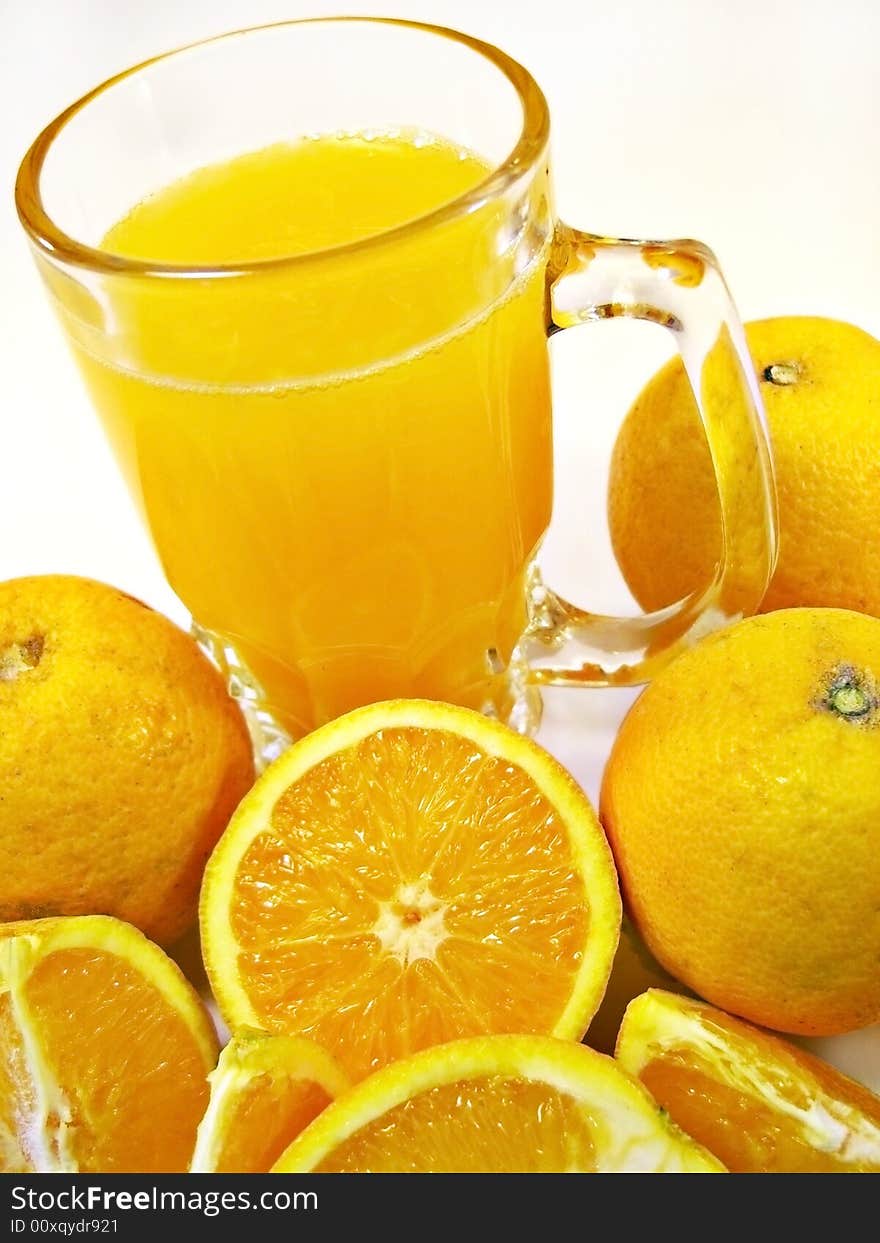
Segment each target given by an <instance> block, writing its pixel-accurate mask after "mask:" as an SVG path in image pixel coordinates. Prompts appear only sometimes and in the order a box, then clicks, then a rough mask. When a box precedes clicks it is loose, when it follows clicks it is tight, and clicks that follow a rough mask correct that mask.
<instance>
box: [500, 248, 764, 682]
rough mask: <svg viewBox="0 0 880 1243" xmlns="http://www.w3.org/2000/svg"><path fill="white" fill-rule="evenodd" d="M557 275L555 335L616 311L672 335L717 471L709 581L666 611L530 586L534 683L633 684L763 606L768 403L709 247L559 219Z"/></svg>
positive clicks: (552, 295) (553, 264) (528, 655)
mask: <svg viewBox="0 0 880 1243" xmlns="http://www.w3.org/2000/svg"><path fill="white" fill-rule="evenodd" d="M548 279H549V300H550V321H551V322H550V332H551V333H552V332H554V331H556V330H558V329H561V328H570V327H572V326H574V325H575V324H581V323H584V322H585V321H587V320H599V319H611V318H615V317H617V316H628V317H630V318H634V319H644V320H649V321H651V322H652V323H656V324H660V325H662V327H664V328H666V329H667V330H668V331H669V332H671V333H672V335H673V338H674V340H675V343H676V346H677V348H678V351H679V353H680V355H681V359H682V362H683V364H684V368H685V371H686V373H687V376H688V379H689V381H690V385H691V388H692V389H693V394H694V397H695V399H696V403H697V406H698V408H699V412H700V417H701V419H702V421H703V428H704V429H705V433H706V440H707V442H708V446H709V451H710V453H711V456H712V463H713V466H714V469H715V479H716V483H717V486H718V497H719V501H720V505H721V529H722V536H723V538H722V551H721V557H720V559H719V562H718V565H717V567H716V572H715V576H714V578H713V579H712V581H711V582H710V583H708V584H706V586H705V587H703V588H701V589H700V590H698V591H694V592H692V593H691V595H689V596H687V597H685V599H683V600H679V601H678V603H676V604H671V605H669V606H668V607H667V608H663V609H658V610H656V611H655V612H653V613H646V614H643V615H642V616H639V617H629V618H622V617H605V616H601V615H599V614H596V613H586V612H584V611H583V610H582V609H579V608H577V607H576V606H575V605H573V604H569V603H568V602H567V601H566V600H563V599H561V598H560V597H559V596H557V595H555V594H554V592H552V591H551V590H550V589H549V588H548V587H547V586H545V585H544V584H543V583H542V582H540V580H536V581H535V582H533V583H532V585H531V606H532V621H531V624H530V627H529V630H528V632H527V634H526V636H525V637H524V640H523V646H522V649H521V650H522V654H523V656H524V657H525V659H526V661H527V663H528V666H529V675H528V676H529V680H530V681H532V682H539V683H545V684H563V685H564V684H569V685H586V686H608V685H612V686H627V685H632V684H635V683H638V682H644V681H647V680H648V679H649V678H651V677H652V676H653V675H654V674H655V673H656V672H657V671H658V669H659V668H660V667H661V666H662V665H663V664H665V663H666V662H667V661H669V660H671V659H672V657H673V656H675V655H676V654H677V653H678V652H679V651H681V650H682V649H683V648H685V647H687V646H689V645H690V644H692V643H694V642H696V640H697V639H699V638H700V637H701V636H702V635H704V634H706V633H707V632H709V631H710V630H714V629H716V628H717V627H719V626H723V625H726V624H728V623H729V622H733V621H736V620H738V619H739V618H741V617H744V616H747V615H749V614H751V613H754V612H755V611H756V609H757V608H758V606H759V605H760V603H761V600H762V598H763V596H764V593H765V591H766V589H767V585H768V583H769V581H770V577H771V575H772V573H773V569H774V566H775V562H776V551H777V536H776V491H775V487H774V483H773V471H772V465H771V460H770V452H769V449H768V442H767V435H766V422H765V416H764V411H763V406H762V403H761V397H760V394H759V391H758V383H757V379H756V377H755V374H754V370H753V368H752V363H751V359H750V358H749V354H748V350H747V348H746V344H745V338H744V335H743V332H742V328H741V325H740V323H739V320H738V318H737V314H736V310H735V308H734V306H733V302H732V301H731V298H730V294H729V293H728V291H727V287H726V285H725V283H724V278H723V276H722V275H721V271H720V269H719V266H718V262H717V260H716V258H715V256H714V255H713V254H712V252H711V251H710V250H709V249H708V248H707V247H705V246H703V245H702V244H701V243H699V242H692V241H674V242H635V241H619V240H617V239H614V238H605V237H594V236H592V235H590V234H588V233H581V232H580V231H579V230H577V229H573V228H571V227H570V226H568V225H559V226H557V230H556V236H555V239H554V246H553V251H552V253H551V257H550V263H549V268H548ZM646 452H650V446H646Z"/></svg>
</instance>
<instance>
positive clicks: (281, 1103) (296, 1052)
mask: <svg viewBox="0 0 880 1243" xmlns="http://www.w3.org/2000/svg"><path fill="white" fill-rule="evenodd" d="M209 1079H210V1082H211V1100H210V1103H209V1105H208V1108H207V1110H206V1112H205V1116H204V1118H203V1119H202V1121H201V1123H200V1124H199V1132H198V1137H197V1139H196V1149H195V1152H194V1154H193V1159H192V1164H191V1166H190V1170H191V1172H192V1173H193V1174H266V1173H268V1171H269V1170H270V1169H271V1168H272V1165H273V1163H274V1162H275V1161H276V1160H277V1159H278V1157H279V1156H280V1155H281V1154H282V1153H283V1152H284V1150H285V1148H287V1147H288V1145H289V1144H290V1143H291V1142H292V1141H293V1140H294V1139H295V1138H296V1136H297V1135H299V1133H300V1131H302V1130H303V1128H304V1127H306V1126H307V1125H308V1124H309V1123H310V1122H311V1121H312V1119H313V1118H316V1117H317V1116H318V1114H319V1113H320V1112H321V1110H322V1109H325V1108H326V1107H327V1105H329V1104H330V1102H331V1101H332V1100H333V1099H334V1097H336V1096H338V1095H339V1093H340V1092H344V1091H345V1090H346V1088H347V1087H348V1080H347V1079H346V1077H345V1075H344V1074H343V1073H342V1071H341V1070H340V1069H339V1067H338V1066H337V1065H336V1063H335V1062H334V1061H333V1059H332V1058H331V1057H330V1055H329V1053H326V1052H325V1051H324V1049H322V1048H321V1047H320V1045H316V1044H315V1043H314V1042H313V1041H311V1040H303V1039H302V1038H301V1037H300V1036H268V1035H267V1034H266V1033H265V1032H260V1031H254V1030H252V1029H251V1028H247V1027H245V1028H241V1029H240V1030H239V1031H237V1032H234V1033H233V1036H232V1039H231V1040H230V1042H229V1044H228V1045H227V1046H226V1048H225V1049H224V1050H223V1052H222V1053H221V1054H220V1061H219V1062H218V1063H217V1068H216V1070H214V1071H212V1072H211V1074H210V1076H209Z"/></svg>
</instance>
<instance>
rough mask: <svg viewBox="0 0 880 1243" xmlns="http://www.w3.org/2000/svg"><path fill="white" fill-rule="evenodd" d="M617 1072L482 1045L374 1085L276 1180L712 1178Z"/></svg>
mask: <svg viewBox="0 0 880 1243" xmlns="http://www.w3.org/2000/svg"><path fill="white" fill-rule="evenodd" d="M723 1168H724V1167H723V1166H722V1165H721V1163H720V1162H719V1161H716V1160H715V1158H714V1157H712V1156H711V1155H710V1154H709V1153H708V1152H706V1151H705V1150H703V1149H702V1148H700V1147H699V1145H697V1144H695V1143H693V1141H692V1140H690V1139H689V1138H688V1137H687V1136H686V1135H684V1134H683V1133H682V1132H681V1131H680V1130H679V1129H678V1127H677V1126H675V1124H674V1123H673V1122H671V1121H670V1120H669V1118H668V1117H667V1116H666V1114H665V1113H664V1112H663V1110H662V1109H660V1108H659V1107H658V1106H657V1104H656V1102H655V1101H654V1100H652V1098H651V1097H650V1096H649V1094H648V1093H647V1092H646V1091H645V1090H644V1088H643V1087H641V1085H640V1084H638V1083H637V1082H636V1081H635V1080H634V1079H631V1078H630V1077H629V1076H628V1075H626V1074H624V1073H623V1072H622V1071H621V1070H620V1069H619V1067H618V1066H617V1065H616V1064H615V1062H614V1061H613V1060H612V1059H611V1058H610V1057H606V1056H605V1055H604V1054H602V1053H596V1052H594V1051H593V1050H592V1049H588V1048H586V1047H585V1046H584V1045H577V1044H573V1043H570V1042H568V1041H564V1040H554V1039H552V1038H549V1037H546V1036H483V1037H477V1038H472V1039H470V1040H457V1041H454V1042H452V1043H451V1044H446V1045H440V1046H437V1047H435V1048H433V1049H426V1050H424V1051H423V1052H421V1053H417V1054H415V1055H414V1056H413V1057H410V1058H407V1059H406V1060H405V1061H402V1062H397V1063H395V1064H394V1065H393V1066H386V1067H385V1069H384V1070H380V1071H378V1072H377V1073H376V1074H374V1075H371V1076H370V1077H369V1078H368V1079H365V1080H364V1081H363V1082H362V1083H359V1084H358V1085H357V1087H355V1088H353V1089H352V1091H350V1092H347V1093H346V1094H345V1095H344V1096H342V1097H340V1099H339V1100H338V1101H336V1102H335V1103H334V1104H333V1105H331V1106H330V1107H329V1108H328V1109H326V1110H325V1111H324V1113H322V1114H321V1115H320V1116H319V1117H318V1118H316V1119H315V1121H314V1122H313V1123H312V1124H311V1125H310V1126H308V1127H306V1129H305V1131H303V1133H302V1135H300V1137H299V1138H298V1139H296V1140H294V1142H293V1143H292V1144H291V1146H290V1147H289V1148H288V1149H287V1151H286V1152H285V1153H284V1155H283V1156H282V1157H281V1159H280V1161H278V1162H277V1164H276V1165H275V1166H274V1168H273V1173H304V1172H306V1171H310V1170H311V1171H315V1172H317V1173H324V1174H329V1173H338V1174H341V1173H350V1174H354V1173H360V1174H364V1173H386V1174H392V1173H397V1174H420V1173H496V1174H508V1173H527V1174H540V1173H544V1174H549V1173H567V1174H583V1173H598V1172H605V1173H612V1172H623V1171H626V1172H639V1173H655V1172H656V1173H661V1172H664V1173H695V1174H696V1173H705V1174H708V1173H718V1172H722V1171H723Z"/></svg>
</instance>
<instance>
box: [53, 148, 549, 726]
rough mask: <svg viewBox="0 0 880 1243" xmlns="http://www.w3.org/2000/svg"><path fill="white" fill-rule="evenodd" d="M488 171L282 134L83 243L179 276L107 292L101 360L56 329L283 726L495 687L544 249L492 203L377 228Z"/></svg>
mask: <svg viewBox="0 0 880 1243" xmlns="http://www.w3.org/2000/svg"><path fill="white" fill-rule="evenodd" d="M487 173H488V168H487V166H486V165H485V164H484V163H483V162H482V161H481V160H479V159H478V158H477V157H475V156H474V155H472V154H470V153H468V152H465V151H462V150H460V149H458V148H455V147H453V146H452V145H451V144H448V143H446V142H444V141H442V140H440V139H437V138H433V137H431V136H426V135H424V134H415V133H412V134H411V133H407V132H401V133H399V134H395V135H386V136H382V135H374V136H357V135H349V136H327V137H316V138H311V139H305V140H302V141H299V142H296V143H291V144H280V145H277V146H273V147H269V148H266V149H265V150H263V151H259V152H254V153H251V154H247V155H243V156H237V157H235V158H232V159H230V160H229V161H228V162H225V163H221V164H216V165H212V166H210V167H207V168H203V169H200V170H198V171H196V172H193V173H191V174H189V175H187V176H186V177H185V178H183V179H182V180H180V181H177V182H173V183H172V184H170V185H168V186H167V187H166V188H164V189H160V190H159V191H158V192H157V193H155V194H153V195H152V196H150V197H149V198H147V199H145V200H144V201H143V202H142V203H140V204H139V205H138V206H136V207H135V208H134V209H133V210H132V211H131V212H130V213H129V214H128V215H127V216H126V217H125V218H124V219H122V220H120V221H119V222H118V223H117V224H116V225H114V227H112V228H111V229H110V231H109V232H108V233H107V235H106V237H105V238H104V241H103V243H102V246H103V249H105V250H107V251H111V252H114V253H116V254H121V255H127V256H134V257H138V258H143V259H148V260H152V261H157V262H166V263H185V264H186V265H187V266H191V265H200V266H201V267H203V268H204V269H205V270H204V272H203V273H201V274H199V275H194V276H193V278H192V279H190V280H188V281H187V282H185V288H184V289H183V292H181V282H180V281H174V282H162V281H156V280H151V281H146V280H144V281H141V282H140V283H139V282H138V280H137V279H136V278H129V279H128V281H127V283H126V284H125V285H124V286H123V285H122V284H121V283H120V284H119V285H118V286H117V285H114V283H113V282H112V281H108V285H107V289H106V291H105V294H104V306H103V309H102V311H101V315H102V317H103V319H102V324H101V331H102V332H103V333H104V334H106V335H107V337H108V339H110V340H111V347H110V348H109V349H105V350H103V351H102V353H101V356H100V357H99V356H98V351H96V350H91V349H90V348H89V344H88V341H89V338H88V335H87V333H86V330H85V329H83V331H82V332H78V333H76V334H72V335H73V336H74V341H75V349H76V351H77V355H78V358H79V361H80V364H81V366H82V368H83V370H84V373H85V376H86V380H87V383H88V385H89V387H90V390H91V392H92V396H93V399H94V402H95V405H96V407H97V409H98V411H99V412H100V414H101V417H102V419H103V420H104V423H105V426H106V428H107V431H108V434H109V436H110V438H111V441H112V443H113V445H114V448H115V450H116V452H117V454H118V456H119V458H120V461H121V464H122V466H123V469H124V470H125V472H126V474H127V477H128V482H129V484H130V486H131V488H132V491H133V493H134V495H135V496H136V498H137V500H138V502H139V504H140V505H141V507H142V511H143V514H144V516H145V519H146V521H147V523H148V525H149V528H150V531H151V533H152V537H153V540H154V542H155V545H156V548H157V550H158V553H159V556H160V557H161V560H162V564H163V566H164V569H165V572H166V574H167V577H168V580H169V582H170V583H171V585H172V586H173V588H174V589H175V591H176V592H177V593H178V595H179V596H180V597H181V599H182V600H183V601H184V602H185V604H186V605H187V607H188V608H189V609H190V611H191V612H192V614H193V616H194V618H196V619H197V621H198V623H199V624H200V625H201V626H202V627H204V628H206V629H207V630H209V631H211V632H213V633H214V634H215V635H216V636H219V638H220V640H222V642H224V643H228V644H231V645H232V646H233V647H234V649H235V651H236V653H237V655H238V658H239V659H240V660H241V661H242V662H243V663H244V664H245V665H246V666H247V668H248V669H249V670H250V672H251V673H252V674H253V676H254V677H255V678H256V680H257V681H258V682H259V684H260V686H261V687H262V689H263V691H264V693H265V703H266V705H267V706H268V707H269V708H270V710H271V712H272V713H273V715H274V716H275V717H276V719H277V720H278V721H279V722H280V723H281V724H282V725H283V726H284V727H285V728H286V729H287V730H288V731H289V732H291V733H293V734H301V733H302V732H304V731H306V730H308V729H310V728H312V727H314V726H315V725H316V724H319V723H320V722H322V721H325V720H328V719H330V718H332V717H334V716H336V715H338V714H339V713H341V712H343V711H346V710H347V709H349V708H352V707H354V706H356V705H358V704H362V703H365V702H368V701H371V700H375V699H381V698H389V697H395V696H410V695H420V696H428V697H434V698H443V699H449V700H455V701H458V702H463V703H467V704H472V705H474V706H480V707H485V706H487V702H489V703H491V701H492V700H493V699H497V698H498V696H500V695H502V694H503V690H502V684H503V677H502V676H501V674H500V673H499V671H501V670H503V668H504V666H505V664H506V662H507V661H508V660H509V659H510V656H511V652H512V649H513V648H514V646H515V644H516V641H517V638H518V637H519V635H520V633H521V632H522V629H523V627H524V625H525V620H526V618H525V598H524V575H525V572H526V570H527V568H528V565H529V562H530V560H531V558H532V556H533V554H534V552H535V549H536V547H537V545H538V543H539V541H540V539H541V536H542V535H543V533H544V531H545V529H546V527H547V525H548V522H549V519H550V505H551V442H550V396H549V382H548V375H547V350H546V339H545V314H544V271H543V268H544V261H545V252H544V250H543V249H542V248H541V247H540V246H539V245H535V246H534V248H533V252H532V253H531V254H530V256H529V257H528V261H527V262H526V261H524V260H523V257H522V246H521V245H520V247H519V251H518V252H517V239H516V237H515V236H508V233H509V232H510V230H509V212H508V210H507V209H505V210H502V208H501V207H500V206H499V204H498V202H497V201H495V202H493V201H491V199H490V201H488V202H483V203H481V202H480V201H479V199H475V202H474V206H473V209H472V210H471V211H469V212H467V213H461V212H449V213H448V214H447V218H444V217H443V215H442V213H441V214H440V215H438V216H436V218H435V220H434V221H433V222H432V223H431V225H430V227H424V228H421V227H416V228H410V229H409V230H402V231H401V232H400V234H399V237H397V236H396V235H395V234H393V233H392V234H388V233H387V231H388V230H394V229H395V228H398V227H399V226H401V225H404V224H405V223H406V222H407V221H412V220H413V219H415V218H417V217H420V216H423V215H424V214H426V213H428V212H431V211H435V212H436V211H437V209H440V208H442V206H443V205H444V204H446V203H449V202H450V201H451V200H453V199H455V198H456V197H458V196H460V195H461V194H463V193H465V192H467V191H469V190H472V189H473V188H474V187H475V186H477V185H478V184H479V183H480V182H481V181H482V180H483V179H484V178H485V177H486V175H487ZM378 234H385V237H384V239H382V238H379V239H378V240H373V241H366V242H364V241H363V239H375V238H376V235H378ZM392 242H393V244H392ZM340 248H345V249H340ZM255 261H259V262H257V263H256V266H254V265H255ZM238 263H240V264H241V265H242V272H241V273H236V271H235V270H234V269H232V270H230V266H229V265H235V264H238ZM212 265H225V266H224V270H223V271H220V272H217V271H214V270H212ZM171 285H173V286H174V288H173V289H171V288H170V286H171ZM87 318H88V316H87V315H86V314H85V313H83V315H82V319H83V321H84V322H85V320H86V319H87ZM108 323H109V324H110V325H111V328H112V331H110V332H108ZM499 706H501V705H500V704H499Z"/></svg>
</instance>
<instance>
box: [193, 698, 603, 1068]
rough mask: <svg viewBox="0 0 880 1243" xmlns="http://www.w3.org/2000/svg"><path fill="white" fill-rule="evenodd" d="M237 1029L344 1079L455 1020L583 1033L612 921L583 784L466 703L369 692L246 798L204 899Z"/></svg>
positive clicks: (439, 1035)
mask: <svg viewBox="0 0 880 1243" xmlns="http://www.w3.org/2000/svg"><path fill="white" fill-rule="evenodd" d="M201 926H202V946H203V952H204V956H205V965H206V968H207V971H208V976H209V978H210V981H211V985H212V987H213V990H214V994H215V996H216V998H217V1001H218V1003H219V1006H220V1009H221V1012H222V1014H223V1017H224V1018H225V1020H226V1022H227V1023H228V1024H229V1025H230V1027H238V1026H243V1025H244V1026H251V1027H259V1028H262V1029H263V1030H266V1031H270V1032H280V1033H288V1034H299V1035H304V1036H308V1037H310V1038H311V1039H313V1040H316V1041H317V1042H318V1043H319V1044H321V1045H323V1046H324V1048H326V1049H327V1050H328V1051H329V1052H331V1053H332V1054H333V1056H334V1057H335V1058H336V1059H337V1060H338V1061H339V1062H340V1064H341V1065H342V1067H343V1069H344V1070H345V1071H346V1072H347V1073H348V1074H349V1075H350V1076H351V1077H352V1078H353V1079H358V1078H362V1077H363V1076H364V1075H366V1074H368V1073H369V1072H371V1071H373V1070H375V1069H377V1068H378V1067H380V1066H384V1065H385V1064H386V1063H388V1062H392V1061H394V1060H396V1059H398V1058H401V1057H405V1056H406V1055H407V1054H409V1053H412V1052H414V1051H415V1050H417V1049H422V1048H425V1047H426V1046H429V1045H432V1044H439V1043H442V1042H444V1041H448V1040H452V1039H454V1038H457V1037H461V1036H468V1035H476V1034H481V1033H493V1032H523V1033H540V1034H549V1035H555V1036H561V1037H566V1038H571V1039H579V1038H580V1037H581V1036H582V1035H583V1033H584V1031H585V1029H586V1027H587V1025H588V1024H589V1021H590V1019H591V1018H592V1016H593V1014H594V1013H595V1011H596V1008H597V1007H598V1005H599V1002H600V1001H601V999H602V994H603V992H604V989H605V985H606V982H607V980H608V974H609V971H610V969H611V963H612V959H613V957H614V950H615V947H616V945H617V938H618V932H619V927H620V899H619V896H618V891H617V880H616V875H615V871H614V865H613V862H612V859H611V854H610V851H609V849H608V845H607V843H606V841H605V837H604V835H603V833H602V830H601V828H600V827H599V824H598V821H597V819H596V816H595V813H594V812H593V809H592V807H591V806H590V804H589V803H588V801H587V799H586V797H585V796H584V794H583V792H582V791H581V790H580V789H579V787H578V786H577V785H575V783H574V781H573V780H572V778H571V777H570V776H569V775H568V773H566V772H565V770H564V769H563V768H561V767H560V765H559V764H557V763H556V761H555V760H554V759H552V757H551V756H549V755H548V754H547V753H546V751H544V750H543V749H542V748H541V747H539V746H537V744H536V743H534V742H531V741H529V740H528V739H526V738H522V737H520V736H519V735H518V734H515V733H513V731H512V730H510V729H508V728H507V727H506V726H504V725H499V724H498V723H497V722H495V721H491V720H488V719H487V718H486V717H484V716H481V715H480V714H479V713H476V712H471V711H468V710H467V709H465V708H454V707H449V706H447V705H446V704H439V703H434V702H427V701H422V700H400V701H396V702H392V703H380V704H373V705H371V706H369V707H367V708H360V709H358V710H357V711H355V712H352V713H349V714H348V715H347V716H344V717H340V718H339V719H338V720H336V721H333V722H332V723H331V724H330V725H326V726H324V727H323V728H321V729H319V730H316V731H315V732H314V733H312V734H309V735H308V736H307V737H306V738H304V739H303V740H302V741H301V742H298V743H296V745H295V746H293V747H291V748H290V750H289V751H287V752H286V753H285V754H284V755H283V756H281V758H280V759H278V760H277V761H276V762H275V763H274V764H273V765H272V766H271V767H270V768H269V769H267V771H266V772H265V773H264V774H263V776H262V777H261V778H260V780H259V781H258V782H257V784H256V785H255V786H254V787H253V789H252V790H251V791H250V793H249V794H248V795H246V796H245V798H244V800H243V801H242V803H241V804H240V805H239V808H238V810H237V812H236V813H235V815H234V816H233V818H232V820H231V822H230V824H229V826H228V828H227V830H226V832H225V833H224V835H223V837H222V838H221V840H220V843H219V844H218V846H217V847H216V849H215V851H214V854H213V855H212V857H211V859H210V861H209V863H208V867H207V870H206V873H205V880H204V884H203V887H202V899H201Z"/></svg>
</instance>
